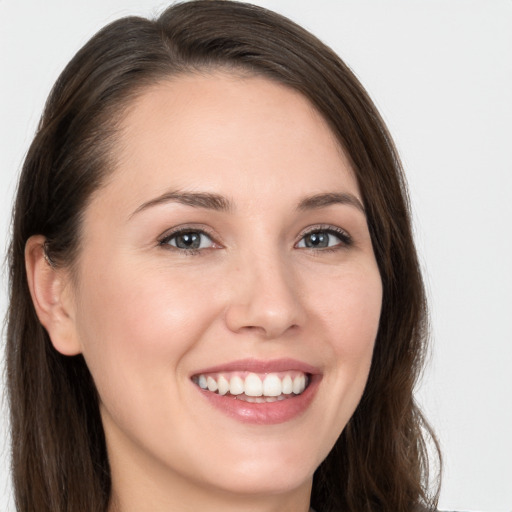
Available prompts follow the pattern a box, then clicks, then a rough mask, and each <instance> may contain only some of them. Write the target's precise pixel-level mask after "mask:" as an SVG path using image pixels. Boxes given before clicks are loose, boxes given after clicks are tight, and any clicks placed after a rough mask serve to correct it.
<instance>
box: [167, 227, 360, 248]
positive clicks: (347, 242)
mask: <svg viewBox="0 0 512 512" xmlns="http://www.w3.org/2000/svg"><path fill="white" fill-rule="evenodd" d="M189 233H190V234H199V235H201V236H206V237H208V238H209V239H210V240H211V242H212V245H213V246H217V247H220V244H218V243H217V242H216V241H215V238H214V236H213V235H212V234H210V233H208V231H206V230H205V229H203V228H195V227H193V226H185V227H181V228H179V229H176V230H174V231H172V232H171V233H167V234H165V235H164V236H163V237H162V238H160V239H159V241H158V245H159V246H161V247H164V248H166V249H169V248H170V250H174V251H178V252H180V253H182V254H185V255H187V256H193V255H198V254H202V253H203V252H204V251H205V250H206V249H210V247H206V248H197V249H183V248H181V247H176V246H171V245H170V243H169V242H170V241H171V240H172V239H174V238H176V237H178V236H180V235H186V234H189ZM315 233H325V234H327V235H334V236H335V237H337V238H338V239H339V240H340V241H341V242H340V243H339V244H336V245H333V246H328V247H321V248H315V247H302V249H308V250H309V251H311V252H317V251H321V252H335V251H338V250H341V249H346V248H347V247H350V246H352V245H353V239H352V237H351V236H350V235H349V234H348V233H347V232H346V231H345V230H343V229H341V228H337V227H335V226H331V225H329V226H326V225H318V226H312V227H309V228H308V229H307V230H306V231H304V232H302V233H301V235H300V237H299V238H298V241H297V242H296V243H295V245H294V246H295V247H296V246H297V244H299V242H301V241H302V240H303V239H304V238H305V237H307V236H310V235H313V234H315ZM211 248H215V247H211Z"/></svg>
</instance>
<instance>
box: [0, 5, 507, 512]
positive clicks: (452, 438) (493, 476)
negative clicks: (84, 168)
mask: <svg viewBox="0 0 512 512" xmlns="http://www.w3.org/2000/svg"><path fill="white" fill-rule="evenodd" d="M256 3H258V4H261V5H264V6H266V7H270V8H272V9H274V10H277V11H279V12H282V13H284V14H286V15H288V16H290V17H291V18H292V19H294V20H295V21H298V22H299V23H300V24H302V25H304V26H305V27H306V28H308V29H310V30H311V31H312V32H313V33H315V34H316V35H318V36H319V37H320V38H321V39H323V40H324V41H325V42H326V43H328V44H329V45H330V46H332V47H333V48H334V49H335V50H336V51H337V52H338V53H339V54H340V55H341V56H342V58H343V59H345V61H346V62H347V63H348V64H349V66H351V68H352V69H353V70H354V71H355V73H356V74H357V75H358V76H359V78H360V79H361V81H362V82H363V84H364V85H365V86H366V88H367V89H368V91H369V92H370V94H371V96H372V97H373V98H374V100H375V102H376V104H377V106H378V108H379V109H380V110H381V112H382V114H383V116H384V118H385V120H386V122H387V123H388V125H389V128H390V130H391V132H392V134H393V135H394V137H395V140H396V142H397V145H398V148H399V150H400V152H401V155H402V158H403V161H404V165H405V168H406V172H407V176H408V179H409V184H410V188H411V196H412V202H413V213H414V223H415V232H416V240H417V244H418V248H419V252H420V258H421V261H422V265H423V268H424V272H425V279H426V281H427V286H428V291H429V296H430V301H431V310H432V327H433V328H432V331H433V333H432V335H433V340H434V349H433V354H432V360H431V364H430V366H429V368H428V370H427V371H426V373H425V377H424V380H423V383H422V385H421V387H420V389H419V391H418V396H419V399H420V401H421V403H422V404H423V405H424V408H425V410H426V412H427V415H428V416H429V418H430V419H431V421H432V423H433V425H434V427H435V429H436V430H437V433H438V435H439V438H440V440H441V444H442V447H443V451H444V461H445V474H444V482H443V490H442V494H441V503H440V508H442V509H449V510H480V511H485V512H491V511H497V512H498V511H512V462H511V461H512V371H511V368H512V328H511V321H510V319H511V317H512V272H511V267H512V257H511V254H512V228H511V224H512V206H511V204H512V201H511V196H512V149H511V148H512V128H511V124H512V1H511V0H388V1H386V2H384V1H379V0H330V1H328V0H316V1H313V0H266V1H265V0H261V1H256ZM165 5H166V2H163V1H161V0H160V1H158V0H147V1H144V0H67V1H65V0H44V1H43V0H0V208H1V209H0V249H2V250H3V248H4V246H6V244H7V240H8V226H9V216H10V207H11V201H12V196H13V193H14V189H15V183H16V176H17V173H18V171H19V168H20V164H21V162H22V159H23V155H24V153H25V151H26V150H27V147H28V145H29V143H30V140H31V138H32V136H33V133H34V130H35V126H36V123H37V121H38V117H39V115H40V113H41V110H42V106H43V103H44V101H45V98H46V96H47V94H48V92H49V90H50V87H51V85H52V84H53V82H54V81H55V79H56V78H57V75H58V74H59V72H60V71H61V70H62V68H63V67H64V65H65V64H66V63H67V62H68V61H69V60H70V58H71V57H72V56H73V55H74V53H75V52H76V51H77V50H78V49H79V47H80V46H81V45H83V44H84V43H85V42H86V41H87V40H88V39H89V37H90V36H92V35H93V34H94V32H95V31H97V30H98V29H99V28H101V27H102V26H103V25H104V24H106V23H107V22H109V21H112V20H114V19H116V18H118V17H121V16H124V15H128V14H143V15H150V16H151V15H154V14H157V13H159V12H160V11H161V10H162V8H163V7H164V6H165ZM2 278H3V287H2V291H1V294H0V313H2V314H3V313H4V311H5V308H6V292H5V289H6V279H5V271H4V273H3V276H2ZM6 414H7V413H6V411H5V405H4V413H3V414H2V416H3V417H5V415H6ZM2 432H4V434H3V435H2V437H1V438H2V439H6V438H7V426H6V421H5V419H4V420H3V422H0V434H2ZM0 448H1V450H0V510H10V511H11V510H13V506H12V500H11V498H10V487H9V473H8V442H7V441H3V443H0Z"/></svg>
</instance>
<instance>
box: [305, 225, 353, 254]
mask: <svg viewBox="0 0 512 512" xmlns="http://www.w3.org/2000/svg"><path fill="white" fill-rule="evenodd" d="M315 233H325V234H328V235H334V236H335V237H337V238H339V240H340V243H339V244H336V245H333V246H330V247H321V248H314V247H304V249H309V250H310V251H311V252H318V251H321V252H335V251H339V250H342V249H346V248H348V247H350V246H352V245H353V243H354V241H353V239H352V237H351V236H350V235H349V234H348V233H347V232H346V231H345V230H344V229H341V228H338V227H336V226H331V225H325V224H324V225H322V224H320V225H318V226H311V227H308V228H307V229H306V230H305V231H303V232H302V233H301V234H300V237H299V239H298V241H297V242H296V244H295V245H297V244H298V243H299V242H300V241H302V240H303V239H304V238H305V237H307V236H310V235H313V234H315Z"/></svg>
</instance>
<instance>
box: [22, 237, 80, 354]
mask: <svg viewBox="0 0 512 512" xmlns="http://www.w3.org/2000/svg"><path fill="white" fill-rule="evenodd" d="M44 243H45V238H44V236H42V235H34V236H32V237H30V238H29V239H28V241H27V243H26V245H25V268H26V271H27V281H28V286H29V289H30V295H31V296H32V302H33V304H34V308H35V310H36V314H37V316H38V318H39V321H40V322H41V324H42V325H43V326H44V327H45V329H46V330H47V332H48V334H49V336H50V339H51V342H52V344H53V346H54V347H55V349H56V350H57V351H59V352H60V353H61V354H63V355H67V356H73V355H77V354H79V353H80V352H81V351H82V350H81V346H80V343H79V340H78V335H77V330H76V324H75V320H74V318H75V315H74V301H73V298H72V295H71V284H70V282H69V272H68V271H67V270H66V269H64V268H56V267H55V265H53V264H52V263H51V261H50V260H49V258H48V257H47V255H46V253H45V249H44Z"/></svg>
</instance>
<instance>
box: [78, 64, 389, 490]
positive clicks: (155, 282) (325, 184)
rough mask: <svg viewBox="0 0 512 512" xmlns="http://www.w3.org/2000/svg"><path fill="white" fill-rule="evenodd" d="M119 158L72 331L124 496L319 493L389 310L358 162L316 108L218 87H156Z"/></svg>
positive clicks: (103, 195) (177, 82)
mask: <svg viewBox="0 0 512 512" xmlns="http://www.w3.org/2000/svg"><path fill="white" fill-rule="evenodd" d="M115 156H116V158H117V164H116V168H115V169H114V170H113V173H112V175H111V178H110V179H109V180H108V182H107V183H106V185H105V186H104V187H102V188H101V189H100V190H98V191H97V192H96V193H95V194H94V195H93V197H92V200H91V202H90V204H89V206H88V208H87V210H86V212H85V217H84V222H83V234H82V244H81V248H82V249H81V254H80V256H79V260H78V274H77V278H78V279H77V283H78V284H77V285H76V286H75V288H74V294H75V300H74V304H75V310H74V312H73V314H72V315H71V316H72V319H73V322H74V325H75V329H76V340H77V347H78V350H80V351H81V352H82V353H83V355H84V357H85V359H86V362H87V364H88V366H89V368H90V371H91V373H92V375H93V378H94V381H95V383H96V385H97V388H98V392H99V396H100V400H101V414H102V418H103V423H104V428H105V433H106V438H107V446H108V450H109V457H110V461H111V467H112V474H113V485H114V490H115V489H116V486H122V485H125V487H127V488H129V487H130V482H137V485H145V484H147V489H148V490H151V489H157V488H159V486H158V482H162V483H163V484H165V485H167V488H168V489H174V490H175V491H176V489H180V491H179V492H182V490H183V489H188V490H195V492H198V493H201V492H210V491H212V492H213V491H215V492H228V493H234V494H238V495H248V494H255V495H256V494H261V493H266V494H279V493H285V492H293V491H295V490H297V489H305V488H307V489H309V486H310V484H311V477H312V474H313V472H314V470H315V468H316V467H317V466H318V465H319V464H320V462H321V461H322V460H323V459H324V458H325V457H326V455H327V454H328V452H329V451H330V449H331V448H332V446H333V444H334V442H335V441H336V439H337V437H338V436H339V434H340V432H341V431H342V430H343V428H344V427H345V425H346V423H347V421H348V420H349V418H350V417H351V415H352V414H353V412H354V410H355V408H356V406H357V403H358V401H359V399H360V397H361V394H362V393H363V389H364V386H365V383H366V380H367V376H368V371H369V367H370V362H371V358H372V351H373V346H374V341H375V336H376V333H377V328H378V323H379V315H380V309H381V295H382V288H381V280H380V276H379V272H378V268H377V264H376V261H375V257H374V253H373V249H372V244H371V241H370V236H369V233H368V228H367V224H366V218H365V214H364V211H363V207H362V205H361V195H360V191H359V189H358V185H357V182H356V179H355V177H354V173H353V171H352V169H351V165H350V162H349V160H348V158H347V157H346V155H344V153H343V152H342V151H341V150H340V148H339V146H338V144H337V143H336V140H335V138H334V136H333V134H332V133H331V131H330V129H329V127H328V126H327V124H326V122H325V121H324V120H323V118H322V117H321V116H320V115H319V114H318V113H317V112H316V111H315V110H314V109H313V107H312V106H311V104H310V103H309V102H308V101H307V100H306V99H305V98H304V97H303V96H301V95H300V94H298V93H296V92H294V91H292V90H290V89H288V88H286V87H284V86H282V85H279V84H276V83H274V82H271V81H269V80H267V79H264V78H258V77H240V76H230V75H227V74H223V73H221V72H218V73H212V74H209V75H204V76H198V75H194V76H183V77H179V78H175V79H174V80H170V81H167V82H163V83H160V84H159V85H156V86H153V87H152V88H150V89H149V90H147V92H145V93H144V94H143V95H142V96H141V97H140V98H138V99H137V100H136V101H135V102H134V104H133V105H132V106H131V108H130V109H129V111H128V113H127V115H126V117H125V119H124V122H123V126H122V132H121V136H120V140H119V144H118V145H117V149H116V151H115ZM304 386H305V389H304ZM205 387H206V389H204V388H205ZM216 388H219V389H216ZM262 393H263V396H262ZM123 482H124V483H123ZM175 484H176V485H175ZM151 492H157V491H156V490H154V491H151ZM158 492H159V491H158Z"/></svg>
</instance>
